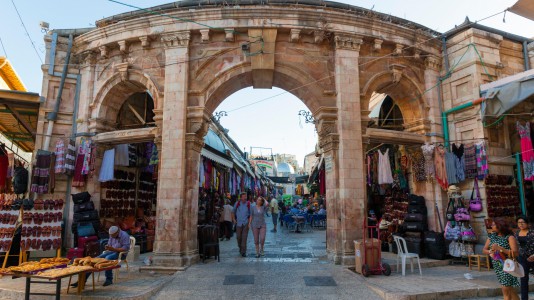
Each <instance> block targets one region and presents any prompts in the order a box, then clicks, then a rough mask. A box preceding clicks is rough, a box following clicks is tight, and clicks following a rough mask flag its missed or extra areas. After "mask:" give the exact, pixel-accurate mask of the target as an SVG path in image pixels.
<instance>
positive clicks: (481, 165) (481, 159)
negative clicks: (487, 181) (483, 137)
mask: <svg viewBox="0 0 534 300" xmlns="http://www.w3.org/2000/svg"><path fill="white" fill-rule="evenodd" d="M475 153H476V158H477V171H478V172H477V178H478V179H479V180H484V178H486V176H487V175H488V173H489V167H488V156H487V153H486V144H485V143H484V141H481V142H478V143H477V144H476V152H475Z"/></svg>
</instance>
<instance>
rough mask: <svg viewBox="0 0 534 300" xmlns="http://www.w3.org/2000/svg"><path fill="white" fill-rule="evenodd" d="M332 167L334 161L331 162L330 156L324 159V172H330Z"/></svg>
mask: <svg viewBox="0 0 534 300" xmlns="http://www.w3.org/2000/svg"><path fill="white" fill-rule="evenodd" d="M333 167H334V161H333V160H332V156H331V155H328V156H325V157H324V170H325V171H326V172H332V169H333Z"/></svg>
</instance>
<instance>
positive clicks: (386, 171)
mask: <svg viewBox="0 0 534 300" xmlns="http://www.w3.org/2000/svg"><path fill="white" fill-rule="evenodd" d="M378 155H379V160H378V184H390V183H393V176H392V175H391V164H390V162H389V149H386V152H385V153H384V154H382V153H381V152H380V150H379V151H378Z"/></svg>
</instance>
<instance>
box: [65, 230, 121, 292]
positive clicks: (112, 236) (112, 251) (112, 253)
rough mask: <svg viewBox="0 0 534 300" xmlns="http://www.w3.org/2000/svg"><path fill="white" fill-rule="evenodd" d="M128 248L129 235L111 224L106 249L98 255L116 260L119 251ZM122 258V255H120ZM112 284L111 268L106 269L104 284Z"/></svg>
mask: <svg viewBox="0 0 534 300" xmlns="http://www.w3.org/2000/svg"><path fill="white" fill-rule="evenodd" d="M128 250H130V236H129V235H128V234H127V233H126V232H124V231H122V230H120V229H119V227H117V226H111V227H110V228H109V241H108V244H107V245H106V250H105V251H104V252H102V254H100V255H99V256H98V257H100V258H105V259H107V260H116V259H118V258H119V253H120V252H126V251H128ZM122 258H123V259H124V256H123V257H122ZM89 275H91V274H90V273H87V276H86V277H85V280H87V279H88V278H89ZM112 284H113V270H107V271H106V281H105V282H104V286H108V285H112ZM71 286H72V287H77V286H78V283H77V282H76V283H73V284H71Z"/></svg>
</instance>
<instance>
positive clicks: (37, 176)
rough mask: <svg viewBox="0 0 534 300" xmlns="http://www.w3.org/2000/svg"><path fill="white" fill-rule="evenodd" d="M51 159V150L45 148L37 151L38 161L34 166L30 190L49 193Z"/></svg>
mask: <svg viewBox="0 0 534 300" xmlns="http://www.w3.org/2000/svg"><path fill="white" fill-rule="evenodd" d="M51 159H52V155H51V154H50V152H48V151H43V150H39V151H37V157H36V163H35V166H34V167H33V173H32V184H31V189H30V191H32V192H34V193H37V194H46V193H48V184H49V176H50V162H51Z"/></svg>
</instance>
